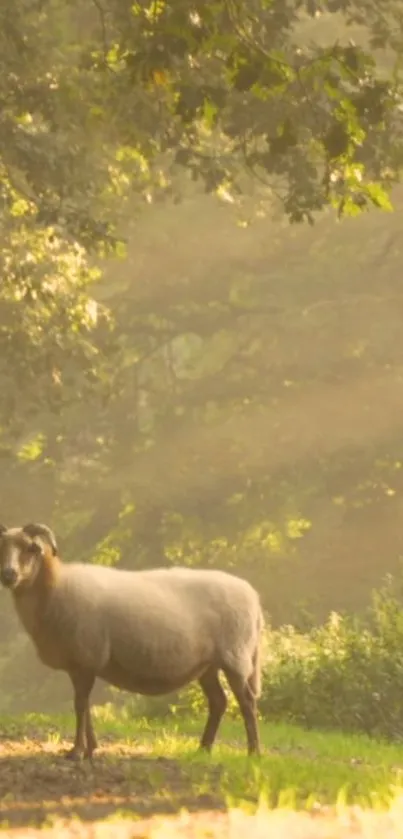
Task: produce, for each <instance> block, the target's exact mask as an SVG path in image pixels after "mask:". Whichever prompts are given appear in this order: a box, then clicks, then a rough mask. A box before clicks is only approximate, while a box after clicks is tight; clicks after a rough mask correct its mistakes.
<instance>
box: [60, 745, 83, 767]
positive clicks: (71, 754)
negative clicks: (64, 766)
mask: <svg viewBox="0 0 403 839" xmlns="http://www.w3.org/2000/svg"><path fill="white" fill-rule="evenodd" d="M64 757H65V759H66V760H72V761H74V762H75V763H80V761H81V760H82V759H83V757H84V754H83V752H80V751H78V749H76V748H75V747H74V746H73V748H72V749H69V750H68V751H67V752H64Z"/></svg>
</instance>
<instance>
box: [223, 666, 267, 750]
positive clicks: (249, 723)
mask: <svg viewBox="0 0 403 839" xmlns="http://www.w3.org/2000/svg"><path fill="white" fill-rule="evenodd" d="M224 672H225V675H226V677H227V679H228V684H229V686H230V688H231V690H232V692H233V694H234V696H235V699H236V701H237V702H238V705H239V710H240V712H241V714H242V717H243V721H244V724H245V730H246V738H247V742H248V753H249V754H250V755H251V754H260V743H259V732H258V727H257V702H256V696H255V695H254V693H253V690H251V687H250V685H249V684H248V682H245V680H244V679H243V677H242V676H241V675H240V674H239V673H236V672H234V671H233V670H225V671H224Z"/></svg>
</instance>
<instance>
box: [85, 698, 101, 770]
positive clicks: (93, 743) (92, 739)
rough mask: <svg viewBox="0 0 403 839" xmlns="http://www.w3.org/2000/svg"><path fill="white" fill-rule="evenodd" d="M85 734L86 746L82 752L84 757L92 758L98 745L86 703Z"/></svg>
mask: <svg viewBox="0 0 403 839" xmlns="http://www.w3.org/2000/svg"><path fill="white" fill-rule="evenodd" d="M85 734H86V737H87V748H86V750H85V752H84V757H88V758H89V759H90V760H91V758H92V755H93V753H94V752H95V749H96V748H97V747H98V743H97V738H96V736H95V732H94V727H93V725H92V719H91V709H90V705H89V703H88V708H87V714H86V719H85Z"/></svg>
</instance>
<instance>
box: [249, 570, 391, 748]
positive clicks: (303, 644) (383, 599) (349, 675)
mask: <svg viewBox="0 0 403 839" xmlns="http://www.w3.org/2000/svg"><path fill="white" fill-rule="evenodd" d="M394 589H395V583H394V581H393V580H392V579H390V578H389V579H388V581H387V583H386V585H385V587H384V588H383V589H382V590H381V591H379V592H375V593H374V594H373V596H372V601H371V606H370V608H369V609H368V611H367V613H366V615H365V616H364V617H363V618H361V619H358V618H353V617H343V616H341V615H339V614H336V613H332V614H331V615H330V617H329V619H328V621H327V622H326V624H325V625H324V626H321V627H319V628H315V629H312V630H311V631H310V632H308V633H306V634H299V633H297V632H296V631H295V630H294V629H293V628H292V627H283V628H282V629H280V630H278V631H276V632H271V633H269V636H268V652H267V656H266V664H265V672H264V680H263V695H262V699H261V702H260V709H261V713H262V715H263V716H264V717H266V718H268V719H282V720H284V719H286V720H289V721H293V722H296V723H299V724H302V725H304V726H306V727H310V728H313V727H324V728H339V729H342V730H344V731H365V732H367V733H370V734H373V735H377V736H385V737H388V738H396V737H399V736H400V735H401V732H403V609H402V607H401V605H400V602H399V598H398V596H397V595H396V592H395V590H394Z"/></svg>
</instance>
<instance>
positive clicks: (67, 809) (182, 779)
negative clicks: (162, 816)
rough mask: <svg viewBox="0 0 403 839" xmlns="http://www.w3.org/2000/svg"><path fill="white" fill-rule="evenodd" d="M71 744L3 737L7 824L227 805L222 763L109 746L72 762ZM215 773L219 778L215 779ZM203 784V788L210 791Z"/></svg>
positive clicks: (0, 756) (0, 781)
mask: <svg viewBox="0 0 403 839" xmlns="http://www.w3.org/2000/svg"><path fill="white" fill-rule="evenodd" d="M69 745H70V744H69V743H67V742H66V743H60V744H58V745H57V746H53V745H51V744H50V745H49V744H45V743H43V741H42V742H41V741H40V740H31V739H29V740H28V739H23V740H21V741H20V742H17V741H13V740H2V741H1V742H0V823H1V824H2V825H3V826H6V825H5V823H8V824H9V825H10V826H17V825H28V824H31V825H38V826H39V825H43V823H44V822H49V819H54V818H55V817H56V818H57V817H59V818H60V817H61V818H66V817H71V816H78V817H79V818H80V819H84V820H91V821H93V820H96V819H104V818H106V817H108V816H111V815H113V814H114V813H116V810H118V811H120V812H122V813H124V814H125V815H129V814H130V813H131V814H133V815H135V816H136V817H137V818H138V817H139V816H147V815H151V814H153V815H154V814H156V813H175V812H178V811H179V810H180V809H181V808H187V809H189V810H202V809H205V808H209V809H211V808H212V807H214V808H217V809H221V810H223V809H224V808H225V807H224V801H223V800H222V799H220V796H219V794H217V795H212V794H211V793H210V792H208V793H206V792H205V789H206V783H205V781H206V771H207V773H208V780H209V783H208V787H211V786H212V788H213V789H214V788H216V787H218V786H219V784H216V783H215V781H216V780H218V776H219V773H220V767H217V766H215V767H214V766H211V767H208V769H207V770H206V767H205V766H204V767H203V766H201V765H200V766H192V767H191V771H190V770H189V771H188V769H187V768H185V767H183V766H182V765H181V764H180V763H179V762H178V761H175V760H169V759H167V758H158V757H150V756H148V755H146V754H141V752H139V751H137V750H136V749H134V748H131V747H125V746H120V745H119V746H117V745H116V743H113V744H111V745H104V746H103V748H101V749H100V750H99V752H97V756H96V760H94V762H93V763H92V764H91V763H88V761H83V762H82V763H79V764H76V763H71V762H70V761H67V760H65V758H64V757H63V751H64V749H65V748H67V747H68V746H69ZM214 776H216V777H214ZM203 788H204V789H203Z"/></svg>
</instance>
